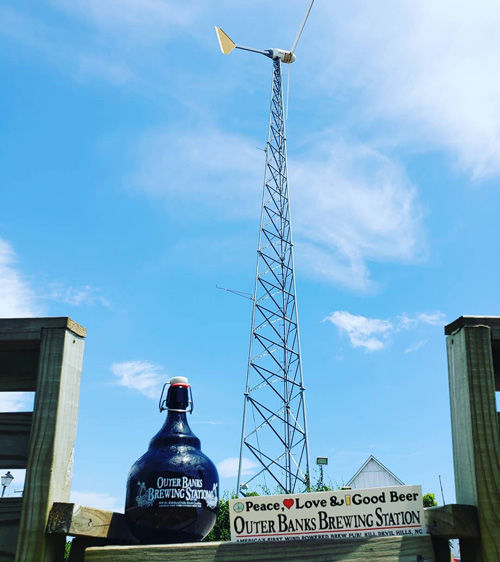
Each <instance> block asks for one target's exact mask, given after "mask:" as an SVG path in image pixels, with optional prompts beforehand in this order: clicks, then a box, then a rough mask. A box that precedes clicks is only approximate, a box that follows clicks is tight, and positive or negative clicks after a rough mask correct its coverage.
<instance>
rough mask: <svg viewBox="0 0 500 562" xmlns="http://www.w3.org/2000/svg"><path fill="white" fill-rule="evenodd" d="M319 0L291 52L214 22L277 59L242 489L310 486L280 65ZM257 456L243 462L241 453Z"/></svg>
mask: <svg viewBox="0 0 500 562" xmlns="http://www.w3.org/2000/svg"><path fill="white" fill-rule="evenodd" d="M313 3H314V0H311V2H310V4H309V7H308V9H307V12H306V16H305V18H304V21H303V22H302V25H301V27H300V29H299V32H298V34H297V36H296V38H295V41H294V43H293V45H292V48H291V49H290V51H286V50H283V49H275V48H273V49H267V50H260V49H254V48H252V47H243V46H241V45H237V44H236V43H235V42H234V41H233V40H232V39H231V38H230V37H229V36H228V35H227V34H226V33H225V32H224V31H223V30H222V29H220V28H219V27H216V28H215V31H216V33H217V38H218V40H219V45H220V48H221V51H222V52H223V53H224V54H225V55H227V54H229V53H231V52H232V51H233V50H234V49H241V50H245V51H252V52H255V53H260V54H263V55H265V56H266V57H268V58H270V59H272V61H273V82H272V90H271V109H270V116H269V133H268V141H267V147H266V171H265V178H264V189H263V197H262V212H261V223H260V234H259V245H258V249H257V270H256V275H255V287H254V293H253V298H252V300H253V308H252V327H251V335H250V349H249V356H248V367H247V381H246V387H245V394H244V405H243V424H242V433H241V447H240V458H239V467H238V483H237V492H238V494H241V495H246V494H247V493H248V490H250V489H251V488H253V489H254V490H255V489H256V488H257V489H258V487H259V486H264V487H265V488H269V486H271V487H272V488H271V489H273V488H276V489H278V490H280V491H282V492H286V493H294V492H295V493H297V492H303V491H305V490H307V488H308V487H309V475H310V468H309V444H308V436H307V419H306V403H305V387H304V380H303V375H302V361H301V352H300V337H299V318H298V312H297V301H296V290H295V267H294V257H293V241H292V219H291V215H290V201H289V194H288V166H287V153H286V133H285V114H284V107H283V82H282V63H287V64H290V63H292V62H294V61H295V60H296V56H295V49H296V47H297V44H298V42H299V39H300V37H301V35H302V31H303V30H304V26H305V24H306V21H307V18H308V16H309V12H310V11H311V8H312V5H313ZM245 454H246V455H249V456H250V457H251V459H252V460H253V461H254V462H253V463H250V465H251V466H252V467H253V468H249V466H247V464H246V463H245V464H244V461H245V457H244V455H245Z"/></svg>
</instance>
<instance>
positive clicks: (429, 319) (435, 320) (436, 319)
mask: <svg viewBox="0 0 500 562" xmlns="http://www.w3.org/2000/svg"><path fill="white" fill-rule="evenodd" d="M398 321H399V323H398V325H399V327H400V328H402V329H408V328H414V327H415V326H417V325H418V324H429V325H431V326H444V325H445V324H446V322H447V320H446V315H445V314H444V313H443V312H441V311H440V310H436V311H435V312H419V313H417V314H415V315H414V316H410V315H408V314H407V313H406V312H403V314H401V315H400V316H398Z"/></svg>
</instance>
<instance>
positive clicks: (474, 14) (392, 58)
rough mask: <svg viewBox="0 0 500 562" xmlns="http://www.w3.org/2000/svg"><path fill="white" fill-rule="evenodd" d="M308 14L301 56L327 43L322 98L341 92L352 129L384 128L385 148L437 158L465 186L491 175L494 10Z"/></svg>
mask: <svg viewBox="0 0 500 562" xmlns="http://www.w3.org/2000/svg"><path fill="white" fill-rule="evenodd" d="M317 11H318V12H321V15H320V17H318V18H317V20H316V21H317V22H318V25H319V26H320V27H321V30H318V31H317V33H316V34H315V37H314V38H313V37H311V38H310V48H311V50H313V49H314V47H316V48H317V47H318V45H319V44H321V45H323V44H324V41H325V37H326V36H327V34H328V36H330V37H333V38H334V41H335V53H336V56H335V57H332V58H329V59H328V60H325V61H322V65H323V71H324V72H323V73H322V77H323V80H324V86H325V87H326V88H329V89H330V90H331V88H332V87H333V88H337V87H340V85H342V88H343V89H344V91H345V90H349V91H351V92H353V93H354V95H353V99H352V101H353V103H355V104H356V105H357V107H358V109H359V115H360V117H361V118H362V119H365V120H367V118H371V119H373V120H377V122H378V123H380V119H383V120H385V121H386V123H390V124H392V125H394V127H393V128H392V130H391V131H388V133H389V134H390V135H391V137H392V142H393V141H394V140H395V139H397V141H399V142H401V141H403V142H411V143H412V144H417V145H418V147H419V148H420V149H421V150H424V151H428V150H429V149H431V150H435V149H441V148H445V149H447V150H449V151H450V152H452V153H453V154H454V155H455V156H456V158H457V160H458V162H459V163H460V165H461V166H462V167H463V168H464V169H467V170H468V171H469V172H470V173H471V174H472V176H473V177H475V178H482V177H486V176H490V175H494V174H498V173H499V172H500V114H499V112H498V110H497V108H498V98H499V97H500V76H499V74H498V72H497V68H498V54H499V53H500V35H499V34H498V28H499V25H500V4H499V3H498V2H496V1H495V0H479V1H478V2H475V3H467V2H454V1H452V0H441V1H440V2H434V1H433V0H422V1H419V2H399V1H398V0H382V1H380V2H367V1H366V0H354V1H353V2H349V3H345V4H343V5H342V6H338V5H335V6H334V5H333V4H331V3H323V4H322V5H320V6H318V7H317ZM313 42H314V43H315V45H313V44H312V43H313ZM332 85H336V86H332ZM360 94H361V95H360ZM386 140H387V141H389V142H391V141H390V140H389V139H386Z"/></svg>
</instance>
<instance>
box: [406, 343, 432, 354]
mask: <svg viewBox="0 0 500 562" xmlns="http://www.w3.org/2000/svg"><path fill="white" fill-rule="evenodd" d="M428 343H429V340H418V341H416V342H414V343H412V344H411V345H410V346H409V347H407V348H406V349H405V353H413V352H414V351H418V350H419V349H422V348H423V347H425V346H426V345H427V344H428Z"/></svg>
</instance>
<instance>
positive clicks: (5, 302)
mask: <svg viewBox="0 0 500 562" xmlns="http://www.w3.org/2000/svg"><path fill="white" fill-rule="evenodd" d="M15 262H16V257H15V254H14V251H13V249H12V247H11V245H10V244H9V243H8V242H6V241H5V240H3V239H2V238H0V318H24V317H32V316H37V314H38V313H39V312H40V309H39V307H37V306H36V303H35V295H34V292H33V290H32V288H31V287H30V286H29V284H28V282H27V281H26V280H25V279H24V278H23V276H22V275H21V273H20V272H19V271H18V270H17V269H16V267H15Z"/></svg>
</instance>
